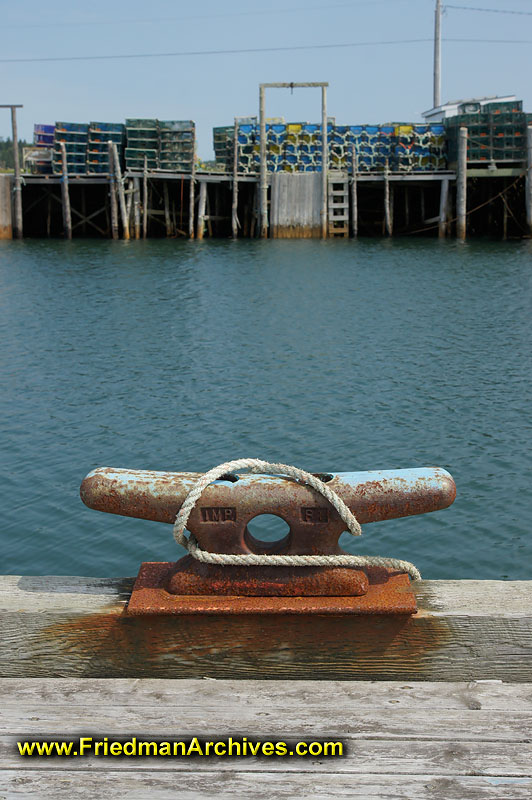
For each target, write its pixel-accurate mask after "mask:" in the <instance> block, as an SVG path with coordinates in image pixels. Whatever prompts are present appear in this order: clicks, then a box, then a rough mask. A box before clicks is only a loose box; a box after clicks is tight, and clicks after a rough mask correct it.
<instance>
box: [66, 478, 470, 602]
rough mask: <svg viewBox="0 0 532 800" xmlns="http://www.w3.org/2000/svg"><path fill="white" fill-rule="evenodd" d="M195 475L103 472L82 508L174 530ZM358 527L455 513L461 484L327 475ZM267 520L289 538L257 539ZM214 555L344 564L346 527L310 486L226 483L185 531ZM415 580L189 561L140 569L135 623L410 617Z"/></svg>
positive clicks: (354, 571) (336, 569)
mask: <svg viewBox="0 0 532 800" xmlns="http://www.w3.org/2000/svg"><path fill="white" fill-rule="evenodd" d="M199 477H200V474H197V473H187V472H180V473H172V472H151V471H145V470H127V469H113V468H109V467H104V468H101V469H96V470H94V471H93V472H90V473H89V474H88V475H87V477H86V478H85V479H84V481H83V483H82V485H81V491H80V493H81V498H82V500H83V502H84V503H85V504H86V505H87V506H89V507H90V508H94V509H97V510H98V511H106V512H108V513H112V514H121V515H124V516H130V517H140V518H142V519H149V520H156V521H159V522H168V523H173V522H174V520H175V517H176V514H177V513H178V511H179V509H180V507H181V505H182V503H183V502H184V500H185V497H186V496H187V494H188V492H189V491H190V489H191V488H192V486H193V485H194V483H195V482H196V480H197V479H198V478H199ZM318 477H319V478H320V479H321V480H322V481H323V482H325V483H326V484H327V485H328V486H329V487H330V488H331V489H333V490H334V491H335V492H336V494H337V495H338V496H339V497H340V498H341V499H342V500H343V501H344V503H345V504H346V505H347V506H348V508H349V509H350V510H351V511H352V512H353V513H354V514H355V515H356V518H357V519H358V521H359V522H360V523H367V522H376V521H380V520H387V519H396V518H398V517H406V516H410V515H414V514H423V513H427V512H430V511H436V510H438V509H442V508H446V507H447V506H450V505H451V503H452V502H453V501H454V498H455V496H456V487H455V484H454V481H453V479H452V477H451V475H449V473H448V472H446V471H445V470H443V469H439V468H423V469H403V470H387V471H372V472H339V473H320V474H318ZM262 514H273V515H276V516H279V517H281V518H282V519H284V520H285V521H286V522H287V523H288V525H289V529H290V530H289V533H288V534H287V535H286V536H285V537H284V538H283V539H281V540H280V541H277V542H272V543H266V542H262V541H259V540H258V539H256V538H255V537H253V535H252V534H251V533H250V531H249V529H248V524H249V522H250V521H251V520H252V519H253V518H254V517H257V516H259V515H262ZM186 527H187V529H188V530H189V531H190V532H191V533H192V534H193V535H194V536H195V538H196V539H197V542H198V544H199V545H200V547H201V548H202V549H203V550H205V551H207V552H210V553H227V554H259V555H273V554H275V555H296V554H301V555H345V553H344V551H343V550H342V549H341V548H340V546H339V544H338V540H339V537H340V535H341V533H342V532H343V531H344V530H345V527H346V526H345V522H344V521H343V520H342V519H341V517H340V516H339V514H338V513H337V511H336V510H335V509H334V508H333V507H332V506H329V504H328V502H327V500H325V498H323V497H322V496H320V495H319V494H318V493H317V492H315V491H314V490H313V489H312V488H311V487H310V486H308V485H305V484H302V483H300V482H298V481H296V480H293V479H290V478H287V477H286V476H282V475H265V474H264V475H262V474H259V475H258V474H241V475H237V474H228V475H225V476H224V477H223V479H221V480H218V481H215V482H214V483H212V484H210V485H209V486H207V488H206V489H205V490H204V492H203V494H202V496H201V499H200V501H199V502H198V503H197V504H196V506H195V507H194V509H193V511H192V513H191V515H190V518H189V520H188V523H187V526H186ZM415 611H416V601H415V596H414V593H413V591H412V588H411V585H410V581H409V578H408V575H406V574H404V573H398V572H397V570H393V569H389V568H384V567H381V566H379V567H365V568H363V569H360V568H356V567H342V566H308V567H306V566H305V567H289V566H281V567H279V566H245V567H244V566H219V565H215V564H204V563H201V562H200V561H197V560H196V559H194V558H192V557H191V556H185V557H183V558H181V559H180V560H179V561H178V562H177V563H176V564H171V563H157V562H145V563H144V564H142V566H141V568H140V571H139V574H138V576H137V580H136V583H135V586H134V589H133V593H132V595H131V599H130V601H129V605H128V612H127V613H128V614H130V615H146V614H198V613H207V614H212V613H259V614H264V613H268V614H278V613H298V614H299V613H303V614H314V613H318V614H345V613H349V614H412V613H414V612H415Z"/></svg>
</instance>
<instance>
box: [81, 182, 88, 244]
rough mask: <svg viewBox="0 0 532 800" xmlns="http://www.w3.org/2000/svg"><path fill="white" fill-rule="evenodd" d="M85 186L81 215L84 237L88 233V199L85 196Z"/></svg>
mask: <svg viewBox="0 0 532 800" xmlns="http://www.w3.org/2000/svg"><path fill="white" fill-rule="evenodd" d="M85 189H86V187H85V186H82V187H81V214H82V218H83V219H82V223H81V233H82V234H83V236H85V235H86V233H87V198H86V196H85Z"/></svg>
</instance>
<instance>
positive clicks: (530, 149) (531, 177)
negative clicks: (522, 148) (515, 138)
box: [525, 125, 532, 235]
mask: <svg viewBox="0 0 532 800" xmlns="http://www.w3.org/2000/svg"><path fill="white" fill-rule="evenodd" d="M526 153H527V171H526V188H525V203H526V224H527V228H528V232H529V233H530V234H531V235H532V125H528V126H527V129H526Z"/></svg>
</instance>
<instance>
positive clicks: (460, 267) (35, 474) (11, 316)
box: [0, 240, 532, 579]
mask: <svg viewBox="0 0 532 800" xmlns="http://www.w3.org/2000/svg"><path fill="white" fill-rule="evenodd" d="M0 245H1V246H0V303H1V316H0V326H1V367H0V374H1V376H2V383H3V389H2V392H1V398H0V403H1V418H0V425H1V432H0V436H1V440H2V455H1V464H0V478H1V483H2V500H1V509H2V524H1V528H0V531H1V532H0V539H1V542H0V548H1V549H0V553H1V568H0V572H2V573H19V574H34V575H39V574H42V575H44V574H72V575H99V576H121V575H133V574H136V572H137V569H138V566H139V564H140V562H141V561H143V560H167V559H168V560H173V559H174V558H176V557H177V555H179V553H178V549H177V548H176V546H175V544H174V542H173V539H172V534H171V528H170V526H168V525H164V524H160V523H154V522H145V521H137V520H131V519H125V518H120V517H115V516H110V515H105V514H100V513H98V512H96V511H91V510H89V509H87V508H86V507H85V506H84V505H83V504H82V503H81V501H80V499H79V495H78V489H79V484H80V482H81V480H82V478H83V477H84V475H85V474H86V473H87V472H88V471H89V470H91V469H92V468H94V467H96V466H116V467H133V468H143V469H160V470H173V469H175V470H206V469H208V468H209V467H211V466H214V465H215V464H218V463H220V462H221V461H225V460H229V459H232V458H237V457H243V456H252V457H257V458H265V459H268V460H280V461H285V462H288V463H292V464H295V465H297V466H301V467H303V468H305V469H308V470H311V471H327V470H333V471H337V470H338V471H340V470H342V471H343V470H358V469H361V470H365V469H381V468H382V469H386V468H389V469H391V468H400V467H415V466H430V465H438V466H443V467H445V468H446V469H448V470H449V471H450V472H451V473H452V474H453V476H454V477H455V480H456V483H457V487H458V497H457V500H456V502H455V504H454V506H452V507H451V508H450V509H447V510H444V511H440V512H437V513H435V514H429V515H426V516H423V517H411V518H407V519H403V520H398V521H389V522H384V523H375V524H371V525H366V526H364V536H363V537H362V538H361V539H357V540H353V539H349V540H348V536H347V534H344V537H343V539H342V543H344V540H345V546H346V549H348V550H350V551H351V552H358V553H369V554H380V555H389V556H392V555H393V556H397V557H401V558H407V559H410V560H412V561H413V562H414V563H415V564H416V565H417V566H418V567H419V569H420V570H421V572H422V574H423V576H424V577H426V578H453V577H456V578H473V577H478V578H510V579H525V578H527V579H531V578H532V531H531V526H530V522H531V515H530V505H531V503H530V462H531V458H530V456H531V453H532V440H531V436H530V432H531V417H530V397H531V396H532V393H531V385H530V384H531V379H532V356H531V352H532V350H531V327H532V323H531V299H532V291H531V276H532V243H530V242H522V243H508V244H503V243H491V242H469V243H467V244H465V245H461V244H460V243H457V242H454V241H452V242H444V243H440V242H437V241H434V240H432V241H422V240H417V241H414V240H395V241H382V240H367V241H359V242H349V241H330V242H325V243H323V242H310V241H293V242H290V241H270V242H261V241H239V242H231V241H209V242H203V243H198V242H188V241H172V240H160V241H156V240H151V241H148V242H131V243H127V242H112V241H109V242H107V241H88V240H87V241H83V240H78V241H74V242H72V243H68V242H62V241H57V242H53V241H31V240H26V241H24V242H0ZM266 535H269V536H271V538H277V533H276V530H275V529H274V528H267V531H266Z"/></svg>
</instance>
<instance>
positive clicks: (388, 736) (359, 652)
mask: <svg viewBox="0 0 532 800" xmlns="http://www.w3.org/2000/svg"><path fill="white" fill-rule="evenodd" d="M132 585H133V580H132V579H129V578H123V579H103V578H102V579H97V578H74V577H61V578H51V577H37V578H34V577H24V576H23V577H17V576H4V577H2V578H0V642H1V645H2V646H1V647H0V676H1V677H0V697H1V704H0V707H1V711H0V717H1V719H2V731H1V733H0V737H1V749H0V786H1V787H2V789H3V790H4V792H7V795H6V796H7V797H13V798H26V797H30V796H35V795H36V794H37V795H38V796H43V797H54V798H59V800H61V798H63V797H64V798H65V800H66V798H69V797H72V796H76V797H80V798H84V797H87V798H89V797H91V798H93V797H99V796H103V794H104V793H105V795H106V796H109V795H111V796H113V797H114V796H116V797H122V796H124V797H126V796H127V797H131V798H144V797H146V796H148V795H149V796H150V797H153V798H154V800H158V798H161V800H162V798H166V797H168V796H170V794H173V793H175V790H176V786H177V785H178V786H179V796H180V797H183V798H185V800H186V799H187V798H203V797H210V796H214V795H216V796H217V797H220V798H221V800H225V799H227V800H229V798H234V797H249V796H252V795H254V794H255V793H256V792H257V790H260V793H261V795H262V796H264V797H265V798H266V799H267V800H269V798H278V797H281V796H282V797H284V796H286V797H302V796H305V797H310V798H320V799H322V798H323V800H325V798H327V800H328V798H330V797H345V798H348V797H349V798H351V797H360V798H362V797H363V798H370V800H371V798H374V800H376V798H379V800H380V799H381V798H383V797H390V798H392V797H393V798H405V800H410V799H411V798H416V800H453V799H454V800H463V798H468V797H471V798H475V800H506V799H507V800H510V798H511V800H520V798H522V800H525V798H529V797H530V796H531V794H532V745H531V744H530V733H531V719H532V701H531V697H532V691H531V690H532V635H531V634H532V582H528V581H471V580H463V581H421V582H416V583H415V584H414V587H415V594H416V598H417V604H418V613H417V614H415V615H413V616H407V617H404V616H401V615H399V616H390V617H382V616H370V617H368V616H366V617H364V616H356V615H354V616H353V615H346V616H334V615H333V616H325V617H320V616H312V617H311V618H310V619H309V618H307V617H305V616H304V615H294V614H287V615H280V616H279V615H274V616H260V615H256V614H251V615H244V616H242V615H229V616H227V615H223V614H207V615H200V616H186V615H185V616H181V617H175V616H174V617H158V618H153V617H151V618H150V617H149V618H140V617H134V618H132V617H128V615H127V614H126V613H125V609H126V605H127V602H128V599H129V596H130V593H131V589H132ZM81 737H89V738H90V739H91V742H92V744H89V746H88V749H87V751H86V755H85V756H84V757H75V756H72V757H69V758H35V757H33V758H29V757H25V758H24V757H21V756H20V755H19V752H18V746H17V744H16V743H17V742H24V741H28V742H31V741H33V740H38V741H42V740H43V738H46V740H51V741H54V740H60V741H65V740H66V741H74V742H75V745H76V747H77V746H78V745H79V739H80V738H81ZM194 737H197V739H198V740H199V743H200V746H201V745H202V744H203V745H204V743H205V742H206V741H224V742H226V743H227V742H228V740H229V737H231V738H232V739H233V741H237V742H240V743H241V744H242V742H243V738H244V737H246V739H247V741H248V742H250V741H251V742H253V744H255V743H256V742H257V741H260V742H265V741H272V742H284V743H285V744H287V749H288V750H289V751H290V750H292V752H293V749H294V748H295V746H296V744H297V743H298V742H303V743H305V745H306V746H308V745H309V743H311V742H317V743H322V744H323V743H325V742H332V743H336V742H340V743H342V746H343V755H342V757H331V756H328V757H326V756H325V754H324V753H323V752H321V751H320V752H318V747H319V744H318V745H316V746H314V748H313V749H312V750H311V754H310V755H308V756H307V757H305V758H298V757H295V756H293V757H290V756H286V757H281V758H279V757H275V756H271V755H270V756H267V755H262V756H260V757H244V755H243V753H242V752H241V754H240V756H239V755H238V751H237V750H236V748H234V750H233V755H232V757H214V756H213V755H212V752H211V754H210V755H209V756H208V757H199V756H196V757H190V756H189V757H179V754H180V752H181V751H180V750H179V749H178V751H177V752H178V756H174V757H169V756H166V757H163V756H160V757H158V758H155V757H153V756H151V757H150V756H146V755H142V756H136V757H135V758H127V757H125V756H121V757H115V758H113V757H107V758H102V753H101V751H100V755H96V754H95V752H94V744H95V742H96V741H102V742H103V740H104V739H105V738H107V741H108V744H110V743H111V742H112V741H115V740H118V741H120V742H121V743H125V742H131V741H133V740H135V742H136V743H138V742H140V741H142V742H161V741H169V742H172V743H173V742H181V741H183V742H186V743H190V742H191V741H192V740H193V739H194ZM131 747H132V745H130V749H131ZM144 752H153V750H148V751H146V750H145V751H144Z"/></svg>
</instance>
